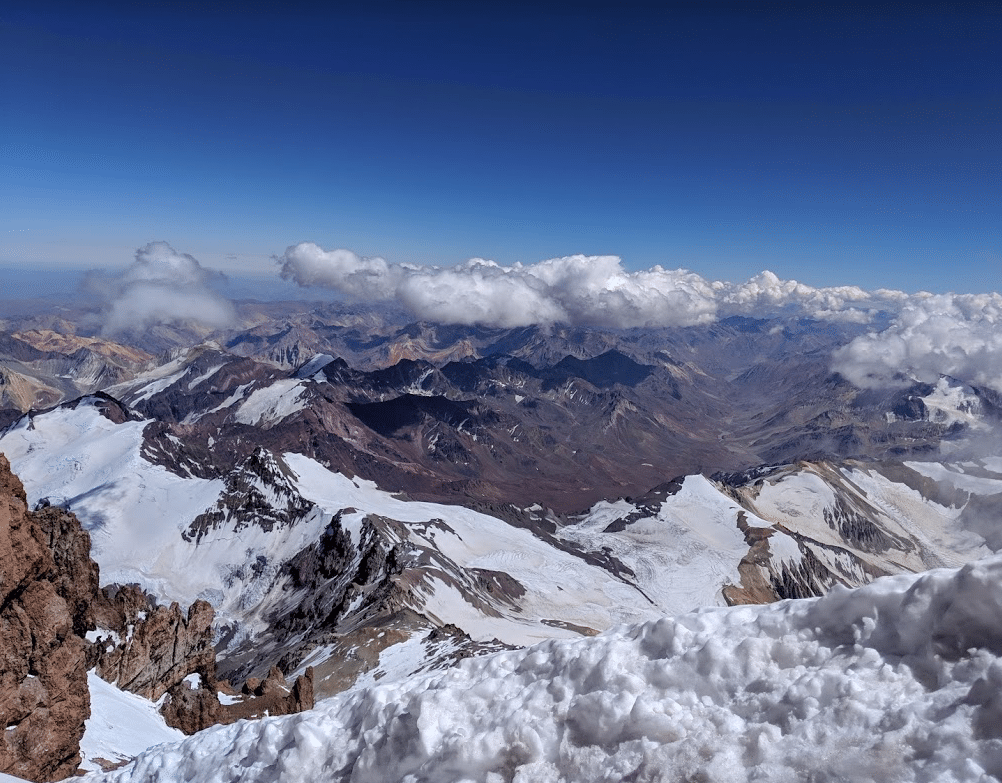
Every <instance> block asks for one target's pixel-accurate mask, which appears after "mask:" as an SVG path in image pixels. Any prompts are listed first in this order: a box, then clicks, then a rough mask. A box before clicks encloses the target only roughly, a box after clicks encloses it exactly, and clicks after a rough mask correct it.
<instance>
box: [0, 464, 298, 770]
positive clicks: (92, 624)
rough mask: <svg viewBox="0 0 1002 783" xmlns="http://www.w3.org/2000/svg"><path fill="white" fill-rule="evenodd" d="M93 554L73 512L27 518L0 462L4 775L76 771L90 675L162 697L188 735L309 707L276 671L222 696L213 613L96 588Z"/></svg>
mask: <svg viewBox="0 0 1002 783" xmlns="http://www.w3.org/2000/svg"><path fill="white" fill-rule="evenodd" d="M90 547H91V542H90V536H89V534H88V533H87V532H86V531H85V530H83V529H82V528H81V526H80V523H79V521H78V520H77V518H76V517H75V516H74V515H73V514H72V513H69V512H68V511H66V510H65V509H63V508H61V507H58V506H53V505H50V504H48V503H40V504H39V507H38V508H37V509H35V510H29V509H28V503H27V497H26V495H25V492H24V488H23V486H22V485H21V482H20V481H19V480H18V479H17V477H16V476H15V475H14V474H13V473H12V472H11V470H10V464H9V462H8V460H7V458H6V457H5V456H4V455H3V454H0V721H3V725H4V726H5V727H6V730H5V731H4V733H3V738H2V742H0V772H5V773H8V774H12V775H17V776H18V777H22V778H26V779H29V780H36V781H47V780H59V779H62V778H64V777H68V776H70V775H72V774H73V773H74V772H75V771H76V770H77V768H78V766H79V763H80V752H79V748H80V741H81V738H82V737H83V734H84V728H85V725H84V724H85V721H86V720H87V718H88V717H89V715H90V697H89V692H88V686H87V671H88V670H89V669H95V670H96V671H97V673H98V674H99V676H101V677H102V678H103V679H105V680H107V681H108V682H111V683H113V684H116V685H117V686H118V687H120V688H122V689H123V690H127V691H130V692H132V693H136V694H138V695H140V696H143V697H145V698H147V699H150V700H157V699H159V698H160V697H162V696H164V695H165V694H166V695H167V699H165V703H164V705H163V714H164V716H165V718H166V719H167V720H168V721H169V722H170V725H173V726H175V727H177V728H181V729H182V730H185V731H189V732H192V731H197V730H200V729H202V728H205V727H206V726H208V725H212V724H214V723H229V722H233V721H235V720H238V719H240V718H244V717H255V716H259V715H262V714H264V713H265V712H267V713H268V714H272V715H275V714H287V713H289V712H296V711H300V710H302V709H306V708H309V707H311V706H312V705H313V690H312V672H307V673H306V674H305V675H304V676H301V677H300V678H298V679H297V681H296V682H295V683H294V684H293V686H292V687H291V688H290V687H288V686H287V685H286V683H285V679H284V677H283V676H282V675H281V672H280V671H278V670H277V669H276V670H274V671H272V672H270V673H269V677H268V678H267V679H266V680H265V681H264V682H261V681H254V682H248V683H247V684H246V685H245V687H244V691H245V692H244V693H243V694H240V695H237V694H234V695H232V696H228V695H227V694H232V693H233V691H232V687H231V686H230V685H229V683H218V682H217V681H216V676H215V672H216V660H215V651H214V649H213V644H212V641H213V628H212V625H213V610H212V607H211V606H209V604H207V603H205V602H204V601H198V602H196V603H195V604H193V605H192V606H191V607H189V609H188V610H187V612H186V613H185V612H182V610H181V608H180V607H179V606H178V605H177V604H176V603H174V604H171V605H170V606H161V605H158V603H157V601H156V600H155V599H154V598H153V597H152V596H151V595H149V594H147V593H145V592H144V591H142V590H141V589H140V588H139V587H138V586H135V585H131V586H125V587H121V586H117V585H110V586H106V587H105V588H99V570H98V565H97V564H96V563H95V562H94V561H93V560H92V559H91V556H90ZM193 684H197V687H196V688H194V689H193V688H192V687H191V686H192V685H193ZM220 691H222V692H223V694H224V696H223V700H222V702H221V701H220V697H219V692H220ZM223 702H225V703H223Z"/></svg>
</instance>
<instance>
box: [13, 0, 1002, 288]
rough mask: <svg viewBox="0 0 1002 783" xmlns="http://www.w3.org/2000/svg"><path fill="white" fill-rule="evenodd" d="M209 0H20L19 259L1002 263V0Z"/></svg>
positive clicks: (890, 275)
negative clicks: (124, 0)
mask: <svg viewBox="0 0 1002 783" xmlns="http://www.w3.org/2000/svg"><path fill="white" fill-rule="evenodd" d="M201 5H202V4H201V3H199V4H196V3H191V4H178V3H169V4H168V3H134V4H129V5H122V6H118V5H112V4H108V3H95V4H89V3H72V4H51V3H50V4H46V3H32V4H30V5H29V4H19V3H16V2H15V3H5V4H4V5H3V6H2V7H0V118H2V119H0V265H29V266H31V265H51V264H53V263H55V262H59V263H62V264H69V265H72V266H116V265H119V266H120V265H124V264H126V263H128V262H129V261H130V260H131V257H132V253H133V252H134V251H135V249H136V248H137V247H139V246H140V245H143V244H145V243H146V242H149V241H151V240H160V239H162V240H166V241H168V242H170V243H171V244H172V245H173V246H174V247H175V248H177V249H178V250H181V251H184V252H189V253H192V254H193V255H195V256H196V257H197V258H199V259H200V260H201V261H203V263H205V264H207V265H210V266H215V267H223V268H226V269H228V270H229V271H231V272H232V271H236V270H240V269H246V270H248V271H253V270H266V269H268V268H269V265H270V264H271V262H270V261H269V260H268V259H269V256H271V255H272V254H276V253H281V252H282V251H283V250H284V249H285V247H286V246H287V245H290V244H294V243H296V242H300V241H305V240H309V241H315V242H317V243H318V244H321V245H323V246H324V247H328V248H332V247H347V248H350V249H352V250H355V251H356V252H358V253H361V254H363V255H382V256H384V257H385V258H387V259H389V260H391V261H411V262H416V263H441V264H451V263H455V262H458V261H461V260H464V259H466V258H468V257H471V256H482V257H486V258H493V259H494V260H496V261H498V262H499V263H504V264H508V263H512V262H515V261H522V262H526V263H528V262H533V261H537V260H541V259H544V258H548V257H553V256H559V255H568V254H571V253H589V254H592V253H594V254H598V253H613V254H617V255H620V256H622V257H623V259H624V262H625V264H626V265H627V266H628V267H630V268H634V269H636V268H642V267H648V266H651V265H653V264H661V265H663V266H666V267H670V268H676V267H686V268H689V269H692V270H694V271H696V272H698V273H700V274H701V275H703V276H704V277H707V278H710V279H729V280H744V279H746V278H748V277H750V276H751V275H753V274H755V273H757V272H758V271H760V270H762V269H771V270H772V271H774V272H776V273H777V274H778V275H780V276H781V277H785V278H795V279H798V280H802V281H803V282H806V283H809V284H812V285H833V284H845V283H855V284H860V285H863V286H864V287H868V288H875V287H879V286H884V287H895V288H902V289H905V290H909V291H913V290H918V289H922V288H924V289H929V290H933V291H946V290H955V291H985V290H999V289H1000V288H1002V280H1000V272H999V270H1000V269H1002V198H1000V186H1002V86H1000V85H1002V44H1000V41H1002V6H1000V4H997V3H996V4H988V3H985V4H970V3H967V4H965V3H922V4H915V3H907V2H902V3H888V4H881V3H851V2H850V3H843V2H839V3H796V2H775V3H757V2H754V1H753V0H752V1H750V2H734V3H714V2H705V3H666V4H659V3H645V4H627V5H626V6H625V7H624V6H623V5H621V4H613V3H598V2H593V3H589V2H580V3H573V4H571V3H567V4H543V3H529V2H515V3H490V2H487V3H467V2H428V3H418V2H407V3H391V2H372V3H357V4H352V5H344V4H330V5H328V6H327V7H326V8H324V7H321V6H315V5H309V6H307V5H296V4H291V5H289V6H288V7H281V8H280V7H279V5H278V4H274V5H268V4H262V3H257V4H255V3H243V4H240V5H230V6H225V7H224V6H216V8H218V9H219V10H206V9H203V8H202V7H201ZM290 8H291V9H292V10H289V9H290ZM0 298H3V296H0Z"/></svg>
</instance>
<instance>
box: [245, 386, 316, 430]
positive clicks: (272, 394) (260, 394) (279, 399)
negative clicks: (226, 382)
mask: <svg viewBox="0 0 1002 783" xmlns="http://www.w3.org/2000/svg"><path fill="white" fill-rule="evenodd" d="M305 391H306V388H305V387H304V386H303V385H302V384H301V383H300V382H299V379H298V378H285V379H282V380H278V381H275V382H273V383H271V384H269V385H268V386H265V387H264V388H262V389H257V390H255V391H253V392H251V394H250V396H249V397H248V398H247V399H246V400H244V402H243V404H242V405H241V406H240V407H239V408H238V409H237V412H236V415H235V416H234V417H233V418H234V419H235V420H236V421H238V422H240V423H241V424H251V425H258V426H265V425H271V424H276V423H277V422H280V421H281V420H282V419H284V418H285V417H286V416H291V415H292V414H293V413H295V412H296V411H299V410H302V409H303V408H305V407H306V400H304V399H302V395H303V392H305Z"/></svg>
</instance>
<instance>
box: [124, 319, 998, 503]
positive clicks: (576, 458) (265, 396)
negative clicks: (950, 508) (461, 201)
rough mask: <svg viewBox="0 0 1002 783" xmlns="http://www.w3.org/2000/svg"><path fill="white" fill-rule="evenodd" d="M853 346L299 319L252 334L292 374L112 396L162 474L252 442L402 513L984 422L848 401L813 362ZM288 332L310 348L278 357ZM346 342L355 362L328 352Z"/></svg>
mask: <svg viewBox="0 0 1002 783" xmlns="http://www.w3.org/2000/svg"><path fill="white" fill-rule="evenodd" d="M857 331H858V327H856V326H852V325H850V326H847V327H843V326H839V325H834V326H833V325H831V324H818V323H816V322H802V321H783V322H772V321H755V320H752V319H728V320H726V321H722V322H719V323H716V324H712V325H709V326H704V327H692V328H688V329H677V330H631V331H628V332H622V333H612V332H596V331H591V330H585V329H566V328H557V327H554V328H551V329H541V328H535V327H534V328H526V329H514V330H496V329H493V330H492V329H479V328H473V327H449V328H447V329H446V328H443V327H434V326H432V325H428V324H413V325H411V326H409V327H407V328H402V329H401V328H395V329H386V328H384V327H382V326H380V327H378V328H370V329H369V330H366V329H365V328H363V325H361V324H360V323H359V322H358V321H357V320H352V321H350V324H349V325H348V326H340V325H338V324H336V323H328V322H324V321H323V320H322V319H321V318H320V317H319V316H317V315H316V314H314V316H312V321H311V322H310V323H308V324H304V323H297V324H296V325H295V328H293V327H292V326H289V324H287V323H286V324H284V325H277V326H276V327H275V331H274V332H272V333H266V328H265V327H264V326H261V327H257V328H256V329H255V330H254V332H255V334H257V336H256V337H255V338H254V339H255V340H258V339H260V340H263V341H264V342H268V344H269V345H271V346H272V348H274V346H275V345H278V344H280V343H281V345H283V346H284V347H283V348H282V350H283V351H286V352H287V356H291V355H292V354H295V355H296V356H297V357H298V358H299V359H300V360H301V362H302V363H301V365H300V367H298V368H295V367H290V368H288V369H285V368H283V367H281V366H276V364H275V361H274V357H273V356H272V349H271V348H269V350H268V356H271V357H272V360H271V361H268V362H265V361H262V360H260V359H255V358H249V357H244V356H236V355H234V354H233V353H232V352H231V351H230V350H224V349H222V348H219V347H218V346H217V347H210V346H201V347H199V348H196V349H192V350H190V351H188V352H186V353H183V352H182V353H177V354H174V355H172V356H173V358H171V357H167V358H169V359H170V361H169V362H167V363H166V364H162V365H161V366H160V367H159V368H157V369H156V370H154V371H152V372H151V373H147V374H146V375H144V376H139V377H137V378H136V379H135V380H134V381H127V382H124V383H119V384H117V385H115V386H112V387H109V389H108V393H109V394H110V395H112V396H113V397H117V398H120V399H121V400H122V402H123V403H124V404H125V405H126V406H128V408H129V409H130V410H134V411H135V413H134V415H139V416H143V417H146V418H151V419H154V420H155V421H156V422H157V424H156V425H150V427H149V428H148V430H147V448H146V454H147V457H148V458H150V459H153V460H156V461H158V462H160V463H161V464H163V465H164V466H166V467H168V468H169V469H171V470H173V471H175V472H177V473H178V475H185V476H186V475H199V476H203V477H207V478H208V477H219V476H223V475H225V474H226V472H227V471H228V470H229V469H230V468H231V467H232V465H233V464H234V463H235V462H236V461H239V460H243V459H246V458H247V457H249V456H250V455H251V453H252V452H253V449H254V448H255V446H258V445H262V446H265V447H266V448H268V449H269V450H271V451H273V452H275V453H281V452H282V451H283V450H285V451H295V452H300V453H304V454H307V455H308V456H311V457H313V458H315V459H317V460H319V461H321V462H322V463H323V464H325V465H329V466H331V467H332V468H336V469H338V470H340V471H342V472H344V473H346V474H349V475H360V476H362V477H364V478H368V479H372V480H374V481H376V482H378V483H379V484H380V485H381V486H384V487H387V488H390V489H393V490H395V491H402V492H406V493H407V494H408V495H409V496H411V497H414V498H422V499H429V500H440V499H453V500H459V501H460V502H463V503H468V504H475V503H479V502H486V503H498V502H506V503H514V504H516V505H521V506H523V507H524V506H528V505H531V504H532V503H537V502H539V503H542V504H544V505H546V506H549V507H551V508H554V509H557V510H560V511H575V510H579V509H581V508H584V507H587V506H589V505H591V504H592V503H593V502H595V501H597V500H599V499H601V498H609V497H621V496H638V495H642V494H643V493H645V492H646V491H647V490H648V489H649V488H650V487H652V486H656V485H658V484H660V483H662V482H663V481H664V480H665V478H666V477H670V476H676V475H684V474H690V473H700V472H701V473H706V474H710V473H715V472H718V471H725V472H734V471H740V470H744V469H747V468H751V467H754V466H757V465H760V464H763V463H767V464H781V463H784V462H789V461H792V460H796V459H827V458H847V457H851V458H863V459H879V458H886V457H895V458H896V457H901V456H906V455H909V454H922V453H926V452H927V451H928V450H930V449H934V448H937V447H938V444H939V442H940V441H941V440H942V439H943V438H952V437H959V436H961V435H963V433H964V431H965V427H966V426H968V425H967V424H965V423H964V422H965V421H967V420H968V419H969V420H971V421H973V420H974V418H977V417H978V416H981V417H987V418H988V419H991V418H992V417H995V418H997V411H998V406H997V405H996V404H995V402H993V400H994V398H993V397H991V393H990V392H987V391H985V390H978V389H971V388H969V387H964V388H967V389H968V391H966V392H963V395H962V396H964V395H966V396H964V399H965V400H966V402H964V403H963V405H964V406H966V407H967V410H966V411H959V412H958V413H957V415H956V416H955V415H953V414H944V413H943V412H942V411H941V410H940V409H939V408H937V407H936V406H937V405H940V403H937V402H935V399H937V398H936V394H937V392H936V391H935V388H934V386H933V385H929V384H925V385H923V384H916V385H914V386H913V387H911V388H907V389H899V390H883V391H880V390H877V391H872V390H871V391H861V390H859V389H857V388H855V387H853V386H852V385H851V384H849V383H848V382H847V381H845V380H844V379H843V378H842V377H841V376H839V375H837V374H833V373H832V372H831V371H830V366H829V363H830V355H831V351H832V350H833V349H834V348H835V347H837V346H838V345H841V344H844V343H845V342H846V341H847V340H849V339H851V337H852V336H854V335H855V334H856V333H857ZM258 333H260V334H258ZM295 334H299V335H300V336H303V335H306V336H308V338H309V339H308V340H306V342H302V343H296V342H294V341H293V342H290V340H291V339H292V338H293V337H294V335H295ZM273 338H274V339H273ZM363 338H365V339H363ZM401 340H404V341H406V346H408V347H407V351H410V352H412V353H421V352H423V355H424V356H425V357H428V356H433V357H437V358H433V359H429V358H421V357H415V358H401V359H399V360H398V361H395V362H394V363H393V364H391V365H389V366H383V367H377V368H374V369H364V367H363V366H359V365H358V364H355V362H360V363H361V365H366V364H370V365H371V363H372V362H373V361H374V358H373V357H374V354H372V353H371V351H372V350H374V349H373V346H374V345H377V344H378V346H379V351H381V352H383V355H390V354H392V353H397V354H399V353H402V352H405V351H404V350H403V348H402V347H401V346H403V345H404V344H403V343H401V342H400V341H401ZM252 342H253V340H250V339H249V338H248V339H247V340H243V341H242V342H240V343H239V344H240V345H243V346H244V347H247V346H248V345H250V344H251V343H252ZM349 342H353V343H354V344H355V345H356V346H363V345H364V346H368V348H366V349H365V350H366V351H369V353H367V354H365V355H362V354H359V353H352V352H350V351H349V352H348V357H347V358H345V356H337V349H338V348H342V349H343V348H345V347H346V346H347V345H348V343H349ZM231 344H232V343H231ZM419 344H420V345H419ZM388 346H390V347H388ZM394 346H395V347H394ZM421 346H423V348H422V347H421ZM419 349H420V350H419ZM502 349H504V350H506V351H508V352H507V353H505V352H502ZM288 351H292V353H291V354H290V353H288ZM457 356H463V358H461V359H457V358H456V357H457ZM547 357H550V358H547ZM280 363H281V362H280ZM958 388H959V387H958ZM965 416H966V417H967V419H965V418H964V417H965ZM972 417H973V418H972Z"/></svg>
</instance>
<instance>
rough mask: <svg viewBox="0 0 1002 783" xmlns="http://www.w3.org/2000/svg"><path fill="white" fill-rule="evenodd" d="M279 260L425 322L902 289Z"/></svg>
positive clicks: (642, 311) (587, 317)
mask: <svg viewBox="0 0 1002 783" xmlns="http://www.w3.org/2000/svg"><path fill="white" fill-rule="evenodd" d="M279 260H280V261H281V262H282V277H284V278H286V279H289V280H294V281H295V282H297V283H299V284H300V285H302V286H320V287H323V288H330V289H333V290H336V291H340V292H341V293H343V294H346V295H348V296H351V297H354V298H356V299H368V300H377V301H379V300H393V301H396V302H398V303H399V304H401V305H402V306H403V307H405V308H406V309H407V310H409V311H410V312H411V313H412V314H413V315H414V316H416V317H417V318H421V319H425V320H430V321H439V322H444V323H462V324H486V325H491V326H503V327H511V326H527V325H529V324H548V323H556V322H563V323H569V324H578V325H588V326H597V327H608V328H629V327H636V326H692V325H694V324H701V323H710V322H712V321H714V320H716V319H717V318H719V317H723V316H726V315H736V314H748V315H752V314H754V315H775V314H783V313H786V314H790V315H807V316H811V317H815V318H822V319H830V320H847V321H857V322H867V321H869V320H870V319H871V318H872V316H873V315H874V314H875V313H876V312H878V311H879V310H881V309H882V308H884V307H885V306H886V305H887V304H888V303H891V304H893V303H895V298H896V297H899V296H904V294H900V295H899V293H898V292H890V291H885V292H876V293H875V294H873V293H868V292H866V291H864V290H862V289H861V288H857V287H855V286H842V287H838V288H812V287H810V286H807V285H804V284H802V283H798V282H796V281H794V280H780V279H779V278H778V277H776V275H774V274H772V273H771V272H763V273H762V274H760V275H758V276H756V277H754V278H752V279H751V280H749V281H748V282H746V283H742V284H740V285H734V284H732V283H724V282H710V281H708V280H706V279H704V278H702V277H700V276H699V275H697V274H695V273H694V272H689V271H687V270H685V269H675V270H668V269H664V268H662V267H660V266H655V267H652V268H651V269H645V270H640V271H637V272H630V271H627V270H626V269H625V268H624V267H623V264H622V261H621V260H620V259H619V258H618V257H617V256H583V255H575V256H565V257H563V258H551V259H549V260H546V261H539V262H537V263H534V264H528V265H522V264H514V265H513V266H507V267H505V266H500V265H498V264H496V263H494V262H493V261H485V260H484V259H479V258H475V259H471V260H470V261H467V262H466V263H464V264H460V265H458V266H454V267H439V266H412V265H407V264H393V263H389V262H387V261H385V260H383V259H382V258H362V257H360V256H358V255H356V254H355V253H353V252H351V251H350V250H330V251H327V250H323V249H322V248H320V247H318V246H317V245H315V244H312V243H302V244H299V245H294V246H292V247H290V248H288V249H287V250H286V251H285V254H284V255H283V256H282V258H281V259H279Z"/></svg>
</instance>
